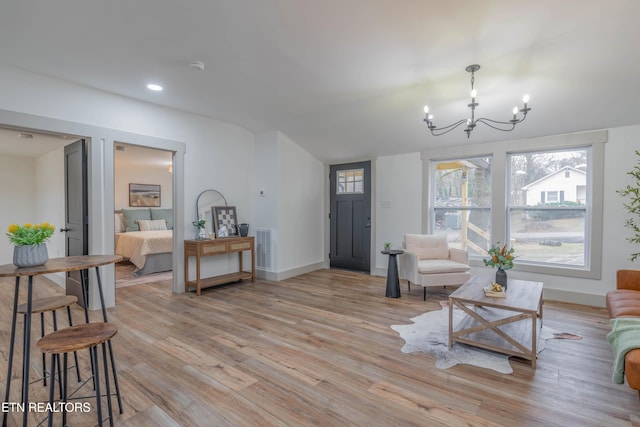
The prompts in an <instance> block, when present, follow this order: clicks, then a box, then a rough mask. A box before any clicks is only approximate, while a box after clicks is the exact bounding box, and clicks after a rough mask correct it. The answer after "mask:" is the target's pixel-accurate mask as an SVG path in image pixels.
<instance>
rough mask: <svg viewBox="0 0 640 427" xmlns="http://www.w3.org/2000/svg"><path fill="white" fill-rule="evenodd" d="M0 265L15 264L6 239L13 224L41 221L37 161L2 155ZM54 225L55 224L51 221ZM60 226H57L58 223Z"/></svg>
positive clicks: (0, 162) (0, 157)
mask: <svg viewBox="0 0 640 427" xmlns="http://www.w3.org/2000/svg"><path fill="white" fill-rule="evenodd" d="M0 182H1V183H2V185H0V200H2V208H0V230H1V231H2V238H0V264H10V263H12V262H13V245H12V244H11V243H10V242H9V239H7V238H6V237H5V236H4V233H5V232H6V230H7V228H8V227H9V225H11V224H14V223H15V224H24V223H26V222H31V223H34V222H38V217H37V215H35V214H34V212H35V210H36V200H37V198H36V197H34V195H35V194H36V162H35V159H33V158H29V157H16V156H0ZM49 222H52V223H53V221H49ZM56 225H57V224H56Z"/></svg>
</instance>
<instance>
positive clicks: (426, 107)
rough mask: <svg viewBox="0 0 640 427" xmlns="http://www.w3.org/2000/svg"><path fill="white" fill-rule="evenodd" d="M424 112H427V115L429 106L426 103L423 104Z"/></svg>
mask: <svg viewBox="0 0 640 427" xmlns="http://www.w3.org/2000/svg"><path fill="white" fill-rule="evenodd" d="M424 114H427V115H428V114H429V106H428V105H425V106H424Z"/></svg>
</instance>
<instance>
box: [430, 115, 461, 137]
mask: <svg viewBox="0 0 640 427" xmlns="http://www.w3.org/2000/svg"><path fill="white" fill-rule="evenodd" d="M466 122H467V120H466V119H462V120H458V121H457V122H455V123H452V124H450V125H449V126H444V127H440V128H438V127H434V128H431V127H430V128H429V130H431V135H433V136H440V135H444V134H445V133H449V132H451V131H452V130H454V129H455V128H457V127H458V126H460V125H461V124H463V123H466Z"/></svg>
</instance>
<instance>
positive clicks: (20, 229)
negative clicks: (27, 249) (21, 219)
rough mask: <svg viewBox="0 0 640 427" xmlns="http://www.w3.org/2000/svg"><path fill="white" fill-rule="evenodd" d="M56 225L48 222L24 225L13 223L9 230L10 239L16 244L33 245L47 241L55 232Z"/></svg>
mask: <svg viewBox="0 0 640 427" xmlns="http://www.w3.org/2000/svg"><path fill="white" fill-rule="evenodd" d="M55 231H56V227H55V226H54V225H52V224H49V223H48V222H43V223H42V224H29V223H26V224H24V225H18V224H11V225H10V226H9V228H8V230H7V237H8V238H9V241H10V242H11V243H13V244H14V245H16V246H32V245H40V244H42V243H45V242H46V241H47V240H49V238H51V236H53V233H54V232H55Z"/></svg>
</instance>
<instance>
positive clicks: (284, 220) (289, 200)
mask: <svg viewBox="0 0 640 427" xmlns="http://www.w3.org/2000/svg"><path fill="white" fill-rule="evenodd" d="M278 154H279V155H278V172H279V175H278V181H279V184H278V188H279V190H278V241H279V247H278V264H277V265H278V271H279V272H287V271H298V270H297V269H303V270H304V269H305V268H307V267H308V266H317V265H318V264H322V263H323V262H324V260H325V257H326V254H325V253H324V252H325V248H324V244H323V242H324V231H325V230H324V225H325V221H324V216H323V212H324V165H323V163H321V162H320V161H319V160H318V159H316V158H315V157H313V156H312V155H311V154H309V153H308V152H307V151H305V150H303V149H302V148H300V146H298V145H296V144H295V143H294V142H293V141H291V140H290V139H289V138H287V137H286V136H285V135H282V134H279V135H278Z"/></svg>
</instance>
